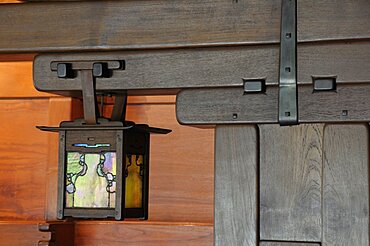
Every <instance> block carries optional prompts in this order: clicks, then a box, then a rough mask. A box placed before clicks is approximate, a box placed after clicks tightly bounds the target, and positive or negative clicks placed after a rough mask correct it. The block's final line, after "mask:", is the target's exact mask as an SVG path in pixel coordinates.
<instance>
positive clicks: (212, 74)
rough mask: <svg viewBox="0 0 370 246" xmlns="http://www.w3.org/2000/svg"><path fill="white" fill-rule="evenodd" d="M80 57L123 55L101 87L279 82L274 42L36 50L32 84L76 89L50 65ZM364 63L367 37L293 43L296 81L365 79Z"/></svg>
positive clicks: (139, 89) (369, 74) (368, 59)
mask: <svg viewBox="0 0 370 246" xmlns="http://www.w3.org/2000/svg"><path fill="white" fill-rule="evenodd" d="M84 60H90V61H91V60H97V61H99V60H102V61H104V60H124V61H125V63H126V68H125V70H115V71H114V73H113V76H112V77H111V78H100V79H97V80H96V88H97V90H101V91H109V90H111V91H115V90H130V93H131V91H132V90H136V93H138V94H140V93H142V94H143V93H146V92H147V91H148V90H160V92H163V89H164V88H166V90H167V92H169V93H176V92H177V90H178V89H180V88H199V87H202V88H205V87H229V86H232V87H235V86H243V79H254V78H265V80H266V84H267V85H277V84H278V63H279V47H278V45H263V46H261V45H260V46H239V47H222V48H221V47H218V48H216V47H214V48H202V49H172V50H162V51H145V52H144V51H137V52H122V51H121V52H106V53H105V52H95V53H87V54H86V53H75V54H68V53H66V54H48V55H41V56H38V57H37V58H36V59H35V62H34V83H35V86H36V87H37V88H38V89H39V90H41V91H47V92H57V93H65V94H68V92H66V90H70V91H75V92H76V93H77V92H79V91H80V90H81V89H82V87H81V83H80V75H79V74H78V75H77V77H76V78H74V79H60V78H58V76H57V74H56V72H55V71H51V69H50V63H51V62H53V61H58V62H73V61H84ZM368 64H370V42H369V41H367V42H349V43H345V42H337V43H331V44H301V45H299V46H298V67H299V70H298V82H299V84H312V76H313V75H315V76H317V75H320V76H327V75H332V76H336V82H337V83H338V84H340V83H364V82H370V70H369V69H368ZM170 89H173V91H172V92H171V90H170ZM143 90H144V92H143ZM63 91H64V92H63Z"/></svg>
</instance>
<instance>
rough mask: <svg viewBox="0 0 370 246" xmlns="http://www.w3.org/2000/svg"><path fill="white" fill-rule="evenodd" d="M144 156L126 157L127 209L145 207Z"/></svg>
mask: <svg viewBox="0 0 370 246" xmlns="http://www.w3.org/2000/svg"><path fill="white" fill-rule="evenodd" d="M143 161H144V160H143V155H127V156H126V163H127V164H126V174H125V175H126V194H125V199H126V200H125V207H126V208H142V206H143V173H144V170H143V168H144V165H143Z"/></svg>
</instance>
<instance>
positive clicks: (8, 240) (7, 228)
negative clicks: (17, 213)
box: [0, 221, 51, 246]
mask: <svg viewBox="0 0 370 246" xmlns="http://www.w3.org/2000/svg"><path fill="white" fill-rule="evenodd" d="M39 223H42V221H0V235H1V240H0V245H1V246H8V245H22V246H28V245H29V246H34V245H38V242H39V241H48V240H51V233H50V232H40V231H39V230H38V225H39Z"/></svg>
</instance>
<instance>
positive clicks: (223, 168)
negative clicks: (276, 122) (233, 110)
mask: <svg viewBox="0 0 370 246" xmlns="http://www.w3.org/2000/svg"><path fill="white" fill-rule="evenodd" d="M257 144H258V143H257V130H256V128H255V127H254V126H248V125H245V126H218V127H217V128H216V149H215V152H216V153H215V245H217V246H224V245H225V246H226V245H227V246H234V245H235V246H242V245H248V246H249V245H250V246H256V245H257V183H258V181H257V170H258V168H257V160H258V153H257Z"/></svg>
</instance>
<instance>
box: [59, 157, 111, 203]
mask: <svg viewBox="0 0 370 246" xmlns="http://www.w3.org/2000/svg"><path fill="white" fill-rule="evenodd" d="M66 169H67V170H66V187H65V190H66V192H65V194H66V207H67V208H114V207H115V192H116V153H115V152H106V153H91V154H89V153H79V152H68V153H67V168H66Z"/></svg>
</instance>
